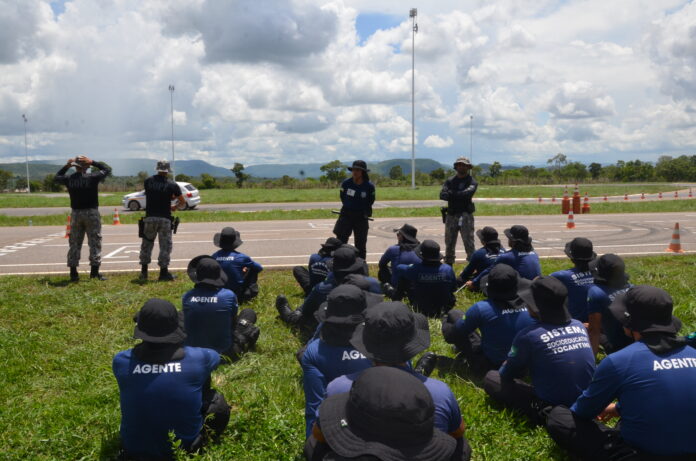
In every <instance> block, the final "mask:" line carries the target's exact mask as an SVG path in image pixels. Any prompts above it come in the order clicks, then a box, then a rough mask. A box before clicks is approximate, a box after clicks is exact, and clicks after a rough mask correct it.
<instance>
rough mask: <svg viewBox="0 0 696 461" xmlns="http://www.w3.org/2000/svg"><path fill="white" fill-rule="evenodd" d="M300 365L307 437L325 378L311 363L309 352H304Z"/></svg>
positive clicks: (314, 417) (323, 389)
mask: <svg viewBox="0 0 696 461" xmlns="http://www.w3.org/2000/svg"><path fill="white" fill-rule="evenodd" d="M301 363H302V386H303V388H304V393H305V430H306V436H307V437H309V436H310V434H311V433H312V426H313V425H314V421H315V420H316V418H317V408H319V405H320V404H321V402H322V400H323V399H324V393H325V392H326V377H325V376H324V374H323V373H322V372H321V371H320V370H319V369H318V368H317V367H316V364H314V363H313V360H312V354H311V352H310V351H305V353H304V355H303V356H302V362H301Z"/></svg>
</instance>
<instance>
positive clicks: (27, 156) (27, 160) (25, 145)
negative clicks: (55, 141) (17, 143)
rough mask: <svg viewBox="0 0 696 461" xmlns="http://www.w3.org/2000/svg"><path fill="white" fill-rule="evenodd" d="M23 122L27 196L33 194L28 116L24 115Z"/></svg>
mask: <svg viewBox="0 0 696 461" xmlns="http://www.w3.org/2000/svg"><path fill="white" fill-rule="evenodd" d="M22 120H24V161H25V162H26V164H27V194H31V185H30V184H29V153H28V152H29V151H28V149H27V122H28V121H29V119H28V118H27V116H26V114H22Z"/></svg>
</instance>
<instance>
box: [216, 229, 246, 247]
mask: <svg viewBox="0 0 696 461" xmlns="http://www.w3.org/2000/svg"><path fill="white" fill-rule="evenodd" d="M213 243H214V244H215V246H217V247H220V248H222V249H223V250H234V249H235V248H237V247H238V246H239V245H241V244H242V243H244V242H242V238H241V237H240V235H239V232H238V231H236V230H235V229H234V227H225V228H223V229H222V231H221V232H218V233H217V234H215V236H214V237H213Z"/></svg>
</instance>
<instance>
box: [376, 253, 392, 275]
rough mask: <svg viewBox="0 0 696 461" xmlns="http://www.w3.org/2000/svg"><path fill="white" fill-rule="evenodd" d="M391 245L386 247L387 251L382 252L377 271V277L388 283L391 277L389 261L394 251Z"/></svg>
mask: <svg viewBox="0 0 696 461" xmlns="http://www.w3.org/2000/svg"><path fill="white" fill-rule="evenodd" d="M392 248H393V247H389V248H387V251H385V252H384V254H382V257H381V258H379V270H378V272H377V278H378V279H379V281H380V282H382V283H390V282H391V279H392V271H391V270H390V269H389V263H390V262H391V261H392V258H393V254H394V252H393V251H392Z"/></svg>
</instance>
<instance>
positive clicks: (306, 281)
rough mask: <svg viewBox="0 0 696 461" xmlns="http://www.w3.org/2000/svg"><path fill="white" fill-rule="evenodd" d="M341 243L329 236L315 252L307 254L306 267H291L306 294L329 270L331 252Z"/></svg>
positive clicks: (322, 279) (341, 243)
mask: <svg viewBox="0 0 696 461" xmlns="http://www.w3.org/2000/svg"><path fill="white" fill-rule="evenodd" d="M341 245H343V242H341V241H340V240H339V239H337V238H336V237H329V238H328V239H326V242H325V243H322V244H321V248H320V249H319V251H317V252H316V253H314V254H312V255H310V256H309V262H308V263H307V267H304V266H295V267H293V268H292V275H293V276H294V277H295V280H297V283H298V284H299V285H300V287H301V288H302V291H304V295H305V296H307V295H308V294H309V292H310V291H312V288H314V287H315V286H316V285H317V284H318V283H319V282H323V281H324V279H326V276H327V275H329V272H331V267H332V263H331V261H332V259H331V253H333V252H334V251H335V250H338V249H339V248H340V246H341Z"/></svg>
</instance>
